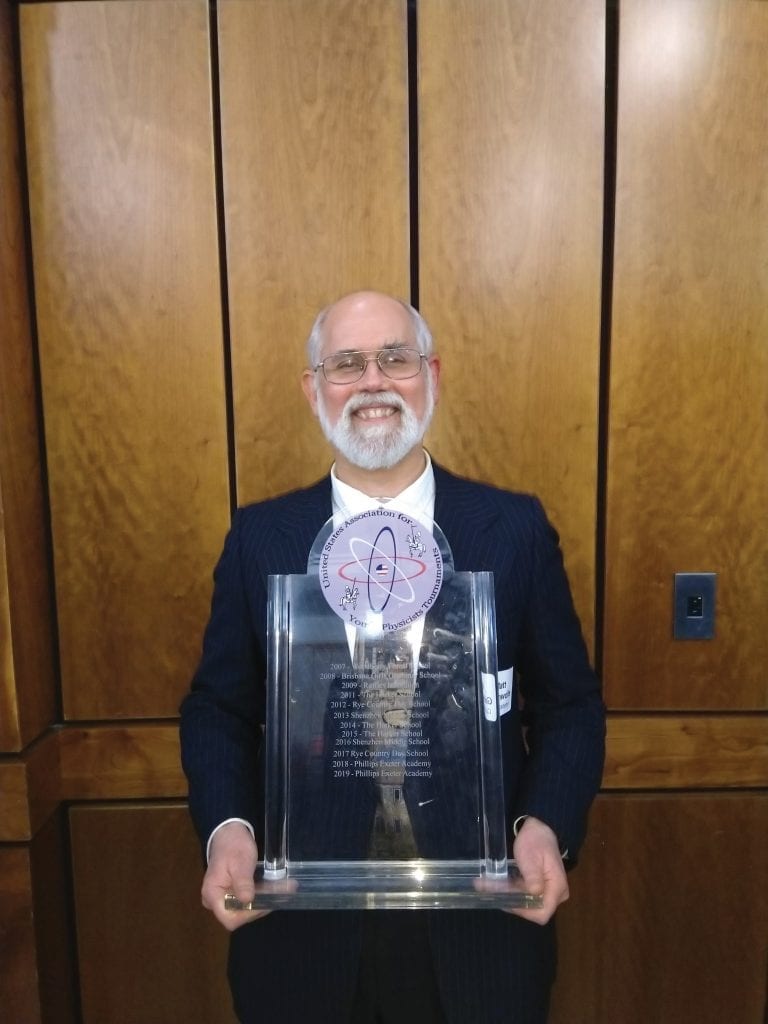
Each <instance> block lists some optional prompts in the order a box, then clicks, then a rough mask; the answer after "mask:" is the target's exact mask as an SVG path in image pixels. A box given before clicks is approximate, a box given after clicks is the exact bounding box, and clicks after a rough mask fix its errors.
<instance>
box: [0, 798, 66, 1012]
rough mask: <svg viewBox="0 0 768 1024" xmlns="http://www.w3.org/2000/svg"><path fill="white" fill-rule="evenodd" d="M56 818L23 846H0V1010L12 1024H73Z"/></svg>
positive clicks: (60, 840)
mask: <svg viewBox="0 0 768 1024" xmlns="http://www.w3.org/2000/svg"><path fill="white" fill-rule="evenodd" d="M65 885H66V876H65V859H64V832H63V822H62V817H61V815H55V816H54V817H52V818H50V819H49V821H48V822H47V823H46V825H45V826H44V827H43V828H42V829H41V830H40V831H39V833H38V834H37V836H36V837H35V839H34V841H33V842H32V843H31V844H29V845H26V846H21V845H17V846H0V1006H2V1013H3V1020H4V1021H9V1022H10V1021H12V1022H13V1024H38V1022H46V1024H47V1022H55V1024H75V1020H76V1018H75V1005H74V1002H75V1000H74V970H73V959H72V952H71V949H72V942H71V933H70V921H69V916H68V907H67V901H66V899H64V898H63V894H64V891H65V890H64V887H65Z"/></svg>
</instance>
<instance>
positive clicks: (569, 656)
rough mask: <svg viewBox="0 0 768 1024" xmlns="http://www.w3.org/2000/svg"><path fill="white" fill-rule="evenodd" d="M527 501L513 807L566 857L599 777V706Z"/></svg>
mask: <svg viewBox="0 0 768 1024" xmlns="http://www.w3.org/2000/svg"><path fill="white" fill-rule="evenodd" d="M531 500H532V505H533V531H532V534H533V536H532V562H531V573H530V579H529V581H528V595H527V597H528V599H527V601H526V602H525V610H524V613H523V621H522V629H521V635H520V646H519V650H518V659H519V660H518V667H519V669H520V675H521V693H522V697H523V702H524V706H523V719H522V720H523V723H524V726H525V731H526V743H527V747H528V756H527V759H526V763H525V767H524V769H523V774H522V779H521V784H520V786H519V788H518V792H517V795H516V799H515V800H514V804H513V811H514V816H515V817H517V816H518V815H522V814H529V815H533V816H535V817H537V818H540V819H541V820H542V821H544V822H546V823H547V824H548V825H549V826H550V827H551V828H552V829H553V830H554V831H555V833H556V835H557V837H558V840H559V842H560V847H561V851H562V852H566V851H567V853H568V858H569V860H573V859H574V858H575V856H576V854H577V852H578V849H579V847H580V845H581V843H582V841H583V839H584V834H585V831H586V823H587V813H588V811H589V807H590V804H591V803H592V800H593V799H594V796H595V794H596V793H597V791H598V789H599V786H600V780H601V778H602V772H603V763H604V759H605V707H604V705H603V701H602V696H601V687H600V682H599V680H598V678H597V676H596V675H595V673H594V672H593V670H592V668H591V667H590V664H589V658H588V654H587V650H586V646H585V644H584V639H583V636H582V633H581V626H580V624H579V620H578V617H577V615H576V612H575V610H574V607H573V600H572V597H571V591H570V587H569V584H568V580H567V577H566V574H565V569H564V566H563V559H562V554H561V551H560V546H559V541H558V536H557V533H556V531H555V530H554V528H553V527H552V526H551V525H550V523H549V522H548V520H547V518H546V515H545V513H544V509H543V508H542V506H541V504H540V502H539V501H538V500H537V499H531Z"/></svg>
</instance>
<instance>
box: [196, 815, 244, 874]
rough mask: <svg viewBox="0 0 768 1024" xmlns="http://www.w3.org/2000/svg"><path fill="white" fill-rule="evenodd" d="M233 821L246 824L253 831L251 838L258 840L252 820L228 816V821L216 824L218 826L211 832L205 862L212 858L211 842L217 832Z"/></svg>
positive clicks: (206, 845)
mask: <svg viewBox="0 0 768 1024" xmlns="http://www.w3.org/2000/svg"><path fill="white" fill-rule="evenodd" d="M233 821H236V822H238V823H239V824H240V825H245V827H246V828H247V829H248V831H249V832H250V833H251V838H252V839H253V840H254V841H255V840H256V833H255V831H254V828H253V825H252V824H251V823H250V821H246V820H245V818H227V820H226V821H222V822H220V823H219V824H218V825H217V826H216V828H215V829H214V830H213V832H211V834H210V835H209V836H208V842H207V843H206V844H205V862H206V864H207V863H208V861H209V860H210V859H211V843H212V842H213V837H214V836H215V835H216V833H217V832H218V831H219V829H220V828H224V826H225V825H231V824H232V822H233Z"/></svg>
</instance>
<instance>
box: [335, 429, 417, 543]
mask: <svg viewBox="0 0 768 1024" xmlns="http://www.w3.org/2000/svg"><path fill="white" fill-rule="evenodd" d="M424 458H425V462H426V464H425V466H424V470H423V472H422V473H421V475H420V476H418V477H417V478H416V480H414V481H413V483H412V484H409V485H408V486H407V487H406V488H405V490H403V491H401V492H400V493H399V494H394V495H382V496H381V497H380V498H372V497H371V496H370V495H368V494H364V493H363V492H362V491H359V490H358V489H357V488H356V487H350V485H349V484H345V483H344V482H343V481H342V480H339V478H338V477H337V476H336V464H335V463H334V464H333V466H331V499H332V502H333V515H334V519H338V520H339V522H340V521H341V520H342V519H343V518H345V517H347V516H356V515H359V514H360V513H361V512H367V511H368V510H369V509H371V508H377V507H378V506H380V505H383V504H385V500H384V499H389V500H387V501H386V504H388V505H390V506H394V507H395V508H398V509H400V511H401V512H406V513H408V514H410V515H412V516H413V517H414V518H415V519H418V520H419V521H420V522H422V523H423V524H424V525H425V526H426V527H427V529H429V530H431V529H432V524H433V521H434V517H435V473H434V470H433V468H432V459H431V458H430V457H429V452H428V451H427V450H426V449H424Z"/></svg>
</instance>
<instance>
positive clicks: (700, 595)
mask: <svg viewBox="0 0 768 1024" xmlns="http://www.w3.org/2000/svg"><path fill="white" fill-rule="evenodd" d="M716 593H717V573H716V572H676V573H675V614H674V626H673V630H672V635H673V636H674V638H675V640H711V639H712V638H713V637H714V635H715V596H716Z"/></svg>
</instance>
